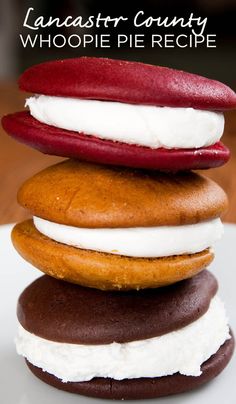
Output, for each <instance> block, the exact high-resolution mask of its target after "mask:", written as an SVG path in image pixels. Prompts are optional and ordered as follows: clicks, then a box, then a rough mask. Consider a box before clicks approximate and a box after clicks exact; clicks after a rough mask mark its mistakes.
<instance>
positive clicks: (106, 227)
mask: <svg viewBox="0 0 236 404" xmlns="http://www.w3.org/2000/svg"><path fill="white" fill-rule="evenodd" d="M18 201H19V203H20V204H21V205H22V206H23V207H24V208H26V209H28V210H29V211H30V212H31V213H32V215H33V216H34V220H33V221H32V220H29V221H25V222H23V223H20V224H17V225H16V226H15V227H14V229H13V232H12V240H13V244H14V246H15V248H16V249H17V251H18V252H19V253H20V254H21V255H22V256H23V258H25V259H26V260H27V261H29V262H30V263H32V264H33V265H34V266H36V267H37V268H39V269H40V270H42V271H43V272H45V273H46V274H49V275H51V276H54V277H56V278H59V279H64V280H67V281H69V282H74V283H78V284H80V285H83V286H89V287H94V288H99V289H104V290H112V289H142V288H148V287H151V288H155V287H160V286H165V285H168V284H171V283H174V282H177V281H180V280H182V279H186V278H189V277H191V276H193V275H195V274H196V273H198V272H199V271H201V270H202V269H204V268H206V267H207V265H208V264H209V263H210V262H211V261H212V259H213V252H212V249H210V247H211V246H212V244H213V243H214V242H215V241H216V240H217V239H218V238H220V236H221V234H222V223H221V221H220V219H219V217H220V215H221V214H222V213H223V212H224V210H225V208H226V206H227V198H226V195H225V193H224V192H223V190H222V189H221V188H220V187H219V186H218V185H217V184H215V183H214V182H212V181H211V180H210V179H207V178H205V177H203V176H200V175H198V174H194V173H190V172H188V173H182V174H176V175H170V174H164V173H154V172H152V173H148V172H143V171H140V170H136V171H134V170H130V169H122V170H121V169H119V168H115V167H109V166H101V165H95V164H89V163H84V162H78V161H73V160H67V161H64V162H62V163H59V164H56V165H54V166H51V167H49V168H47V169H45V170H43V171H42V172H40V173H38V174H36V175H35V176H34V177H32V178H30V179H29V180H27V181H26V182H25V183H24V184H23V186H22V187H21V188H20V190H19V193H18Z"/></svg>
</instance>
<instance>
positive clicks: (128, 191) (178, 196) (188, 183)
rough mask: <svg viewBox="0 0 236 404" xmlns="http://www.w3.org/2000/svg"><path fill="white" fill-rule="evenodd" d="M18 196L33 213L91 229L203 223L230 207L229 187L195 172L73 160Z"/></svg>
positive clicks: (37, 178) (26, 185)
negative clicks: (126, 167)
mask: <svg viewBox="0 0 236 404" xmlns="http://www.w3.org/2000/svg"><path fill="white" fill-rule="evenodd" d="M18 201H19V203H20V204H21V205H22V206H23V207H24V208H26V209H28V210H29V211H30V212H31V213H32V214H33V215H34V216H39V217H41V218H44V219H47V220H50V221H52V222H57V223H63V224H67V225H71V226H78V227H88V228H103V227H110V228H115V227H145V226H162V225H184V224H190V223H198V222H201V221H204V220H209V219H213V218H216V217H218V216H220V215H221V214H222V213H223V212H224V211H225V209H226V207H227V197H226V195H225V193H224V191H223V190H222V189H221V188H220V187H219V186H218V185H217V184H216V183H214V182H213V181H211V180H210V179H208V178H206V177H203V176H201V175H198V174H196V173H192V172H186V173H179V174H176V175H173V174H167V173H160V172H151V173H150V172H144V171H140V170H130V169H124V168H114V167H107V166H103V165H96V164H90V163H85V162H79V161H74V160H66V161H64V162H62V163H59V164H56V165H54V166H51V167H48V168H47V169H45V170H43V171H41V172H40V173H38V174H36V175H35V176H33V177H32V178H30V179H29V180H27V181H26V182H25V183H24V184H23V185H22V187H21V188H20V190H19V193H18Z"/></svg>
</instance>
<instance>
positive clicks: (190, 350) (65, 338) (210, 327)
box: [16, 271, 234, 399]
mask: <svg viewBox="0 0 236 404" xmlns="http://www.w3.org/2000/svg"><path fill="white" fill-rule="evenodd" d="M216 292H217V281H216V279H215V278H214V276H213V275H212V274H211V273H210V272H208V271H203V272H201V273H200V274H198V275H196V276H194V277H193V278H191V279H188V280H184V281H181V282H178V283H176V284H174V285H171V286H168V287H165V288H160V289H147V290H143V291H139V292H137V291H129V292H114V291H113V292H106V293H104V292H102V291H99V290H96V289H90V288H84V287H81V286H78V285H73V284H70V283H67V282H63V281H59V280H57V279H54V278H52V277H49V276H45V275H44V276H43V277H41V278H39V279H37V280H36V281H34V282H33V283H32V284H31V285H29V286H28V287H27V288H26V289H25V290H24V291H23V293H22V294H21V296H20V298H19V301H18V308H17V316H18V321H19V332H18V337H17V339H16V347H17V351H18V353H19V354H20V355H23V356H24V357H25V358H26V361H27V364H28V366H29V368H30V370H31V371H32V372H33V373H34V374H35V375H36V376H37V377H39V378H40V379H42V380H43V381H45V382H46V383H48V384H50V385H52V386H55V387H57V388H59V389H62V390H66V391H69V392H74V393H79V394H84V395H88V396H94V397H102V398H115V399H137V398H139V399H140V398H151V397H159V396H163V395H169V394H174V393H180V392H183V391H187V390H190V389H193V388H195V387H198V386H199V385H201V384H203V383H205V382H207V381H209V380H211V379H212V378H214V377H215V376H216V375H217V374H218V373H220V372H221V371H222V370H223V369H224V367H225V366H226V365H227V363H228V362H229V360H230V358H231V355H232V352H233V348H234V339H233V337H232V335H230V332H229V327H228V325H227V318H226V314H225V311H224V307H223V304H222V302H221V300H220V298H219V297H218V296H217V294H216Z"/></svg>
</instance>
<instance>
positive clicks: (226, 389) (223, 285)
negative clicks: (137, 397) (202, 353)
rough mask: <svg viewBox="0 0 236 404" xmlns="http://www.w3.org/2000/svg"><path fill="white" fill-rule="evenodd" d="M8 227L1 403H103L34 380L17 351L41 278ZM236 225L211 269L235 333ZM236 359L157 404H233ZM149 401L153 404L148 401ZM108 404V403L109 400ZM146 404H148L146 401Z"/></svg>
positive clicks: (0, 230)
mask: <svg viewBox="0 0 236 404" xmlns="http://www.w3.org/2000/svg"><path fill="white" fill-rule="evenodd" d="M11 227H12V226H10V225H6V226H0V263H1V265H0V268H1V284H0V296H1V305H0V315H1V343H0V363H1V368H0V402H1V403H2V404H82V403H85V404H86V403H87V404H89V403H96V401H97V403H99V402H100V403H101V400H96V399H90V398H86V397H83V396H77V395H74V394H70V393H65V392H62V391H59V390H56V389H54V388H53V387H50V386H48V385H46V384H44V383H43V382H41V381H40V380H38V379H37V378H36V377H34V376H33V375H32V374H31V373H30V371H29V370H28V368H27V367H26V365H25V363H24V360H23V359H22V358H21V357H19V356H17V355H16V353H15V347H14V335H15V332H16V315H15V311H16V302H17V298H18V296H19V294H20V293H21V291H22V290H23V289H24V288H25V286H26V285H28V284H29V283H30V282H31V281H33V280H34V279H35V278H37V277H38V276H40V275H41V272H39V271H38V270H36V269H34V268H33V267H32V266H31V265H29V264H27V263H26V262H25V261H23V259H22V258H20V257H19V256H18V255H17V253H16V252H15V251H14V249H13V247H12V246H11V242H10V230H11ZM235 240H236V225H226V229H225V236H224V237H223V240H222V241H221V242H220V243H218V245H217V248H216V259H215V261H214V263H213V265H212V266H211V269H212V270H213V272H214V273H215V274H216V276H217V278H218V280H219V285H220V295H221V296H222V298H223V299H224V301H225V304H226V309H227V312H228V315H229V317H230V324H231V326H232V328H233V329H234V330H236V311H235V290H236V289H235V287H236V286H235V285H236V272H235V270H236V268H235V250H236V244H235ZM235 374H236V359H235V357H234V358H233V359H232V361H231V362H230V364H229V365H228V367H227V368H226V369H225V370H224V372H223V373H222V374H221V375H220V376H218V377H217V378H216V379H215V380H213V381H212V382H210V383H208V384H206V385H205V386H203V387H202V388H200V389H197V390H195V391H194V390H193V391H192V392H189V393H185V394H181V395H177V396H172V397H166V398H161V399H158V404H186V403H188V404H203V403H207V404H223V403H224V404H235V403H236V389H235V382H236V380H235ZM150 401H151V400H150ZM106 402H107V400H106ZM143 402H144V401H143Z"/></svg>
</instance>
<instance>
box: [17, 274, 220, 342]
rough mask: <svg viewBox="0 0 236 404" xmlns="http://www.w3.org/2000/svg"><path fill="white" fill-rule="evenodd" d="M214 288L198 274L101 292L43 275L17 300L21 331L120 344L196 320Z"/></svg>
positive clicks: (52, 337)
mask: <svg viewBox="0 0 236 404" xmlns="http://www.w3.org/2000/svg"><path fill="white" fill-rule="evenodd" d="M217 288H218V285H217V281H216V279H215V277H214V276H213V275H212V274H211V273H210V272H208V271H203V272H201V273H200V274H198V275H196V276H195V277H193V278H191V279H188V280H184V281H181V282H178V283H176V284H174V285H171V286H168V287H164V288H159V289H146V290H141V291H129V292H106V293H105V292H103V291H100V290H96V289H90V288H84V287H81V286H78V285H74V284H70V283H67V282H64V281H61V280H57V279H54V278H51V277H50V276H42V277H41V278H38V279H37V280H36V281H34V282H33V283H31V284H30V285H29V286H28V287H27V288H26V289H25V290H24V291H23V293H22V294H21V296H20V298H19V301H18V308H17V316H18V320H19V322H20V324H21V325H22V326H23V328H24V329H26V330H27V331H29V332H30V333H33V334H35V335H37V336H39V337H42V338H45V339H48V340H52V341H57V342H65V343H74V344H98V345H99V344H109V343H112V342H114V341H115V342H119V343H125V342H129V341H135V340H142V339H147V338H152V337H156V336H160V335H163V334H166V333H168V332H171V331H174V330H177V329H180V328H182V327H184V326H186V325H188V324H190V323H192V322H193V321H195V320H197V319H198V318H199V317H201V316H202V315H203V314H204V313H205V312H206V311H207V309H208V307H209V304H210V301H211V299H212V297H213V296H214V295H215V293H216V291H217Z"/></svg>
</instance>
